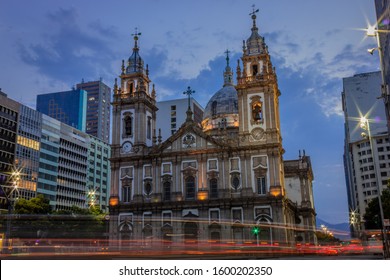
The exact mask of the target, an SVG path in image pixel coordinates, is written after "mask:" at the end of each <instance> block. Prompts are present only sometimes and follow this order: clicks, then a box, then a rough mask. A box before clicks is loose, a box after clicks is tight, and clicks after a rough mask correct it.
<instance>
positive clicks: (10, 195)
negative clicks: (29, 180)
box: [0, 171, 21, 249]
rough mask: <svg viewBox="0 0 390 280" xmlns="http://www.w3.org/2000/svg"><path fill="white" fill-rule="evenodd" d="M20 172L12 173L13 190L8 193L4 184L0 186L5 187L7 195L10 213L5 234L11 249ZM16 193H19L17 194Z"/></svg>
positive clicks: (8, 246) (8, 247)
mask: <svg viewBox="0 0 390 280" xmlns="http://www.w3.org/2000/svg"><path fill="white" fill-rule="evenodd" d="M20 175H21V174H20V172H19V171H13V172H12V173H11V176H10V178H9V180H10V182H11V191H9V192H8V193H7V192H6V191H5V190H4V188H3V187H2V186H0V187H1V188H2V189H3V193H4V195H5V199H6V201H7V204H8V215H7V231H6V235H5V240H6V242H5V244H6V246H7V249H10V248H11V247H12V245H11V218H12V212H13V206H14V205H13V203H14V202H15V199H17V198H18V197H19V190H18V185H19V180H20ZM14 193H16V194H17V195H16V196H15V194H14Z"/></svg>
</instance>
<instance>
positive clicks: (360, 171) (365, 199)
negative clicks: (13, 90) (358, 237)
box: [342, 71, 390, 231]
mask: <svg viewBox="0 0 390 280" xmlns="http://www.w3.org/2000/svg"><path fill="white" fill-rule="evenodd" d="M380 85H381V73H380V72H379V71H378V72H371V73H363V74H358V75H354V76H353V77H348V78H344V79H343V92H342V102H343V111H344V116H345V146H344V168H345V175H346V184H347V194H348V206H349V211H350V215H351V216H352V215H355V217H356V215H357V214H358V215H357V216H358V217H359V219H357V220H355V222H354V223H353V228H352V231H355V230H358V229H364V224H363V216H364V214H365V211H366V207H367V206H368V203H369V202H370V200H371V199H373V198H375V197H377V196H378V187H379V189H380V191H382V190H383V189H384V188H385V187H386V185H387V180H388V179H389V178H390V177H389V176H390V171H389V170H390V145H389V138H388V134H387V126H386V114H385V110H384V106H383V102H382V101H381V100H379V99H378V98H377V97H378V96H380ZM362 117H364V118H366V119H367V120H368V130H367V129H366V130H363V129H362V128H361V126H360V121H361V118H362ZM370 139H371V141H370Z"/></svg>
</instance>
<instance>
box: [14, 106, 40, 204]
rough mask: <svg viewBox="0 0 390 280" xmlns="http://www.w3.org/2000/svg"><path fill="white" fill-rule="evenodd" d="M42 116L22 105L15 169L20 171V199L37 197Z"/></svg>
mask: <svg viewBox="0 0 390 280" xmlns="http://www.w3.org/2000/svg"><path fill="white" fill-rule="evenodd" d="M41 133H42V114H41V113H39V112H38V111H36V110H34V109H31V108H29V107H27V106H25V105H22V104H20V109H19V124H18V134H17V145H16V157H15V167H16V169H17V170H19V171H20V180H19V183H18V196H19V198H26V199H30V198H33V197H35V196H36V191H37V184H38V173H39V161H40V155H39V151H40V148H41Z"/></svg>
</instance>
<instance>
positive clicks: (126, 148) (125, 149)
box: [122, 142, 131, 153]
mask: <svg viewBox="0 0 390 280" xmlns="http://www.w3.org/2000/svg"><path fill="white" fill-rule="evenodd" d="M122 150H123V152H125V153H130V151H131V143H130V142H125V143H123V145H122Z"/></svg>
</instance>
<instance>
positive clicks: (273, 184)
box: [110, 12, 316, 249]
mask: <svg viewBox="0 0 390 280" xmlns="http://www.w3.org/2000/svg"><path fill="white" fill-rule="evenodd" d="M255 13H256V12H253V13H251V16H252V21H251V31H250V36H249V38H248V39H247V40H246V41H244V47H243V53H242V58H241V61H240V62H239V65H238V66H237V68H236V69H237V71H236V75H237V84H236V85H234V83H233V71H232V69H231V67H230V66H229V57H228V56H227V57H226V62H227V65H226V68H225V71H224V75H223V77H221V80H222V78H223V81H224V83H223V87H222V88H221V89H220V90H218V91H217V92H216V93H215V94H214V95H213V96H212V97H211V99H210V101H209V102H208V104H207V106H206V108H205V111H204V116H203V119H202V121H201V122H200V123H199V122H196V121H195V117H194V111H193V110H194V109H193V108H191V106H188V100H187V105H185V108H186V112H185V113H184V112H183V111H181V112H180V113H179V112H178V109H179V108H177V107H176V110H173V109H174V108H172V107H171V108H170V106H173V105H168V106H167V110H166V114H167V115H165V116H164V115H161V116H162V120H170V121H167V123H170V124H172V119H171V118H172V117H173V116H172V112H174V111H176V117H178V114H180V115H181V116H184V117H185V121H184V123H183V124H182V125H180V126H179V125H178V126H177V127H176V131H175V132H174V133H173V134H172V131H171V130H173V129H169V130H168V134H169V133H170V134H172V135H171V136H169V137H168V139H167V140H165V141H162V136H161V134H160V133H159V132H158V125H157V113H158V111H159V108H158V105H159V104H158V103H157V102H156V89H155V87H154V86H152V84H151V80H150V77H149V70H148V67H147V66H146V67H144V61H143V59H142V58H141V56H140V52H139V50H140V49H139V46H138V40H139V37H138V35H135V36H134V47H133V53H132V54H131V55H130V57H129V59H128V61H127V63H126V66H125V65H124V64H125V63H123V64H122V69H121V70H122V71H121V74H120V75H119V78H120V81H119V83H118V80H115V85H114V90H113V95H114V97H113V103H112V105H113V126H112V146H111V147H112V150H111V193H110V240H111V242H116V241H118V240H119V242H120V244H121V245H122V246H126V247H127V248H129V249H130V248H131V244H132V242H130V241H132V240H136V241H137V242H134V243H137V244H139V243H140V242H145V243H146V244H149V242H148V241H149V240H151V239H153V240H165V241H167V242H177V243H179V244H186V243H190V244H197V242H205V243H203V244H212V243H219V242H220V243H225V244H243V243H246V244H253V245H255V244H256V245H257V244H268V245H271V244H279V245H280V244H284V245H286V246H295V244H296V243H297V242H300V243H301V242H302V243H316V237H315V230H316V223H315V216H316V213H315V207H314V199H313V191H312V188H313V185H312V181H313V172H312V168H311V161H310V157H308V156H307V155H306V154H304V155H303V156H301V157H300V158H299V159H297V160H293V161H284V159H283V153H284V149H283V145H282V137H281V127H280V120H279V96H280V91H279V89H278V83H277V80H278V79H277V76H276V73H275V69H274V67H273V65H272V62H271V58H270V55H269V52H268V47H267V45H266V44H265V42H264V38H263V37H262V36H260V35H259V33H258V27H257V25H256V14H255ZM238 44H240V42H238ZM240 45H241V44H240ZM241 69H243V70H241ZM156 88H158V87H157V86H156ZM184 90H185V89H184ZM195 90H196V89H195ZM187 93H188V97H189V98H190V95H191V93H193V91H192V90H191V88H188V90H187ZM183 107H184V106H183ZM176 120H177V119H176ZM288 188H289V189H288ZM253 228H257V229H259V231H257V234H253V232H252V230H253ZM162 243H164V242H162ZM141 244H142V243H141ZM154 244H156V243H154Z"/></svg>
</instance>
